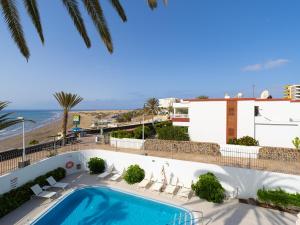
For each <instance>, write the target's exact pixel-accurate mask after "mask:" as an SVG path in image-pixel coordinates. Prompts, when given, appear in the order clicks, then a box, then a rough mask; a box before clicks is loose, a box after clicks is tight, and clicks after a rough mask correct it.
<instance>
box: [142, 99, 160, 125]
mask: <svg viewBox="0 0 300 225" xmlns="http://www.w3.org/2000/svg"><path fill="white" fill-rule="evenodd" d="M144 110H145V112H146V113H148V114H150V115H152V122H153V118H154V115H157V114H158V113H159V112H160V108H159V101H158V99H157V98H149V99H148V100H147V102H146V103H145V105H144Z"/></svg>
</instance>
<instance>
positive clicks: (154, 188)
mask: <svg viewBox="0 0 300 225" xmlns="http://www.w3.org/2000/svg"><path fill="white" fill-rule="evenodd" d="M165 183H166V182H165V178H164V177H161V178H159V179H157V180H156V181H155V182H154V184H153V185H152V186H151V190H152V191H158V192H161V190H162V188H163V187H164V186H165Z"/></svg>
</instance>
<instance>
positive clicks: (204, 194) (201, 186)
mask: <svg viewBox="0 0 300 225" xmlns="http://www.w3.org/2000/svg"><path fill="white" fill-rule="evenodd" d="M192 189H193V190H194V191H195V193H196V195H197V196H198V197H199V198H202V199H206V200H207V201H209V202H214V203H221V202H223V200H224V198H225V190H224V188H223V187H222V185H221V184H220V182H219V180H218V178H217V177H216V176H215V175H214V174H213V173H206V174H203V175H201V176H199V180H198V181H197V183H196V184H192Z"/></svg>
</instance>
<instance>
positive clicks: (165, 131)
mask: <svg viewBox="0 0 300 225" xmlns="http://www.w3.org/2000/svg"><path fill="white" fill-rule="evenodd" d="M157 134H158V139H162V140H176V141H189V140H190V138H189V135H188V132H187V128H186V127H174V126H166V127H162V128H160V129H158V130H157Z"/></svg>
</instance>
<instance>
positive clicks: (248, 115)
mask: <svg viewBox="0 0 300 225" xmlns="http://www.w3.org/2000/svg"><path fill="white" fill-rule="evenodd" d="M237 113H238V116H237V138H240V137H243V136H250V137H254V101H238V106H237Z"/></svg>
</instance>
